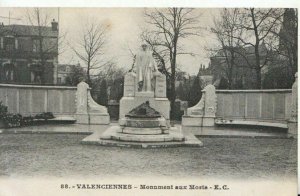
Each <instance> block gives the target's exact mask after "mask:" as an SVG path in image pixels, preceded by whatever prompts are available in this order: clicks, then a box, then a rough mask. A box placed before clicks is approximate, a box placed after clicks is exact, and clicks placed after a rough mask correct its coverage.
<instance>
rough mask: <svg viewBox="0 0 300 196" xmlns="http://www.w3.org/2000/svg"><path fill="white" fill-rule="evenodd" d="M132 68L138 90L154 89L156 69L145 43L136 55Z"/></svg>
mask: <svg viewBox="0 0 300 196" xmlns="http://www.w3.org/2000/svg"><path fill="white" fill-rule="evenodd" d="M133 70H134V71H135V72H136V74H137V82H138V91H154V82H155V81H154V76H155V75H156V73H157V72H158V70H157V65H156V63H155V60H154V58H153V57H152V52H151V51H150V50H149V49H148V46H147V44H145V43H143V44H142V50H141V51H140V52H139V53H138V54H137V55H136V61H135V64H134V67H133Z"/></svg>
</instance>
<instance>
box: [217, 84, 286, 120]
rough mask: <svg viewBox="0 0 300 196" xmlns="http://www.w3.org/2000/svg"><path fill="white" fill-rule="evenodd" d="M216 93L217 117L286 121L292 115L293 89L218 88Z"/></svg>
mask: <svg viewBox="0 0 300 196" xmlns="http://www.w3.org/2000/svg"><path fill="white" fill-rule="evenodd" d="M216 94H217V112H216V117H217V118H223V119H235V120H236V119H243V120H254V121H267V122H282V123H286V121H287V120H288V119H289V118H290V116H291V100H292V90H291V89H276V90H216Z"/></svg>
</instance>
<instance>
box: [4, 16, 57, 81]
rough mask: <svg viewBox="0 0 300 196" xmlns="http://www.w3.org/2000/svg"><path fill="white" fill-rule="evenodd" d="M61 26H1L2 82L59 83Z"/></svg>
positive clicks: (55, 23)
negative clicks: (58, 67)
mask: <svg viewBox="0 0 300 196" xmlns="http://www.w3.org/2000/svg"><path fill="white" fill-rule="evenodd" d="M57 64H58V23H57V22H55V21H54V20H53V21H52V23H51V26H30V25H4V24H3V23H2V24H0V82H1V83H17V84H56V83H57Z"/></svg>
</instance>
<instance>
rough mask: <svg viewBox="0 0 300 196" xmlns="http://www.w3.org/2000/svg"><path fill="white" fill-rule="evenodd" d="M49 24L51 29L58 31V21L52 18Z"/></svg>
mask: <svg viewBox="0 0 300 196" xmlns="http://www.w3.org/2000/svg"><path fill="white" fill-rule="evenodd" d="M51 26H52V31H58V22H56V21H55V19H53V21H52V22H51Z"/></svg>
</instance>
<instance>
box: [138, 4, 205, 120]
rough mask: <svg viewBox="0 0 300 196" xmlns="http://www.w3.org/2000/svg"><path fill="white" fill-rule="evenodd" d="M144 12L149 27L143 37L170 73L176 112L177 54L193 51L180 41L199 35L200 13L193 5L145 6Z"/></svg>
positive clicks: (162, 65) (173, 106) (172, 99)
mask: <svg viewBox="0 0 300 196" xmlns="http://www.w3.org/2000/svg"><path fill="white" fill-rule="evenodd" d="M144 15H145V19H146V23H147V24H149V29H148V30H145V31H144V32H146V33H144V35H142V38H143V39H144V40H145V41H147V42H148V43H149V44H150V46H151V47H152V49H153V52H154V56H155V58H156V59H157V60H158V61H159V62H160V65H161V67H162V69H163V70H164V71H165V72H166V73H165V74H169V76H170V92H171V93H170V97H169V98H170V99H171V116H173V115H172V114H173V111H174V108H175V98H176V92H175V79H176V76H175V75H176V65H177V64H176V62H177V56H178V55H180V54H189V55H193V53H190V52H185V51H183V49H182V45H180V41H181V40H182V39H184V38H187V37H189V36H197V35H199V32H200V27H199V21H198V19H199V14H197V13H196V12H195V11H194V9H190V8H166V9H154V10H146V11H145V13H144ZM167 62H169V63H170V71H167V68H166V63H167Z"/></svg>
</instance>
